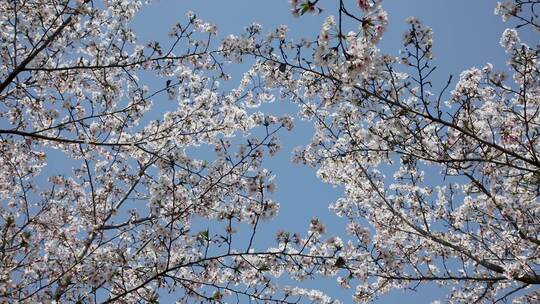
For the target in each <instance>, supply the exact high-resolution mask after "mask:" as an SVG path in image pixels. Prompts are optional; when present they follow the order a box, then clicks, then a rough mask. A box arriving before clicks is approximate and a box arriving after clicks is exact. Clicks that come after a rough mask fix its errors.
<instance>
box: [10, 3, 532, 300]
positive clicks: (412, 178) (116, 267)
mask: <svg viewBox="0 0 540 304" xmlns="http://www.w3.org/2000/svg"><path fill="white" fill-rule="evenodd" d="M539 4H540V1H538V0H532V1H523V0H514V1H507V2H503V3H501V2H498V3H497V4H496V5H495V14H497V15H499V16H500V17H501V18H502V21H504V22H506V21H508V20H512V21H513V22H514V24H515V26H513V27H509V28H508V29H507V30H505V31H504V33H503V35H502V37H501V39H500V45H501V47H502V48H504V50H505V51H506V53H507V56H508V64H507V67H506V68H505V67H493V65H491V64H489V63H479V64H482V65H484V66H483V67H482V68H470V69H468V70H465V71H463V72H462V73H461V74H460V75H459V79H457V80H454V79H453V78H452V77H451V76H449V77H448V81H447V82H445V83H443V84H442V85H439V84H436V83H434V82H433V81H432V77H433V73H434V71H435V68H436V66H435V63H434V62H433V39H432V36H433V33H432V29H431V28H430V27H429V26H427V25H424V24H423V23H422V22H420V21H419V20H418V19H417V18H414V17H411V18H409V19H407V24H408V27H409V29H408V31H407V32H406V33H404V35H403V49H402V50H400V52H399V54H400V55H399V56H395V55H393V54H385V53H383V52H382V51H381V50H380V49H379V47H378V43H379V41H380V39H381V37H382V36H383V35H384V33H385V31H386V28H387V24H388V22H389V20H388V15H387V13H386V11H385V10H384V6H383V3H381V1H380V0H358V1H345V0H340V1H326V2H325V1H319V0H312V1H308V0H298V1H296V0H294V1H293V0H291V1H290V6H291V12H283V13H284V14H287V13H292V14H293V15H295V16H297V17H300V18H302V17H303V15H305V14H312V13H313V14H324V15H325V16H327V17H326V19H325V21H324V23H323V24H322V25H321V28H320V32H319V34H318V35H317V37H306V39H302V40H300V41H298V40H295V39H292V38H290V37H288V35H287V26H286V25H284V26H281V27H279V28H277V29H275V30H272V31H270V32H264V31H263V30H262V28H261V26H260V25H258V24H252V25H250V26H247V27H246V28H245V31H244V32H243V33H238V34H237V35H230V36H227V37H223V38H219V37H218V36H217V34H216V26H215V25H213V24H211V23H208V22H206V21H203V20H201V19H200V18H199V17H198V16H197V15H196V14H195V13H193V12H187V13H186V16H185V18H184V19H183V20H180V21H179V23H177V24H176V25H175V26H174V27H173V28H172V29H171V30H170V32H169V38H170V39H169V41H168V43H167V44H163V43H160V42H158V41H152V42H149V43H147V44H141V43H140V42H139V41H138V40H137V38H136V33H135V31H134V30H133V29H132V25H131V21H132V19H133V18H134V16H135V15H136V14H137V12H138V11H139V10H141V9H144V4H143V2H142V1H122V0H106V1H94V0H76V1H70V0H62V1H50V0H47V1H43V0H33V1H28V0H13V1H0V29H1V30H0V62H1V64H0V302H21V303H50V302H53V301H56V302H57V303H71V302H73V303H146V302H149V303H156V302H159V301H160V299H163V298H167V299H171V297H172V298H174V299H175V300H177V301H178V302H179V303H201V302H202V303H230V302H232V303H236V302H238V303H248V302H256V303H306V302H307V303H311V302H314V303H338V301H337V300H335V299H332V298H331V297H329V296H328V295H326V294H325V291H324V290H311V289H305V288H301V287H300V286H294V282H293V283H290V282H289V281H288V279H289V278H291V279H293V281H302V280H305V279H307V278H318V277H331V278H333V279H334V281H336V284H338V285H340V286H341V287H343V288H346V289H351V292H350V293H351V296H352V300H353V301H355V302H368V301H372V300H376V299H377V298H378V297H380V296H381V295H383V294H386V293H388V292H389V291H390V290H393V289H404V288H410V289H414V288H416V287H417V286H419V285H422V284H432V283H436V284H439V285H441V286H443V287H445V288H446V289H445V290H446V291H447V295H446V296H445V297H444V298H442V299H440V300H441V301H445V302H451V303H478V302H508V301H510V302H513V303H538V301H540V292H539V289H538V286H539V284H540V205H539V203H540V201H539V195H540V154H539V152H538V150H539V149H540V63H539V58H538V57H539V54H540V46H539V45H538V44H537V45H528V44H526V43H524V42H522V41H521V40H520V32H522V31H528V32H538V31H540V23H539V20H538V16H537V12H536V9H537V7H538V5H539ZM391 22H393V21H391ZM246 62H247V63H249V66H248V67H247V70H246V71H245V73H244V74H243V75H240V77H239V81H238V86H237V87H235V88H232V89H228V88H223V87H222V86H220V84H221V82H222V81H225V80H227V79H229V78H231V77H234V76H235V75H229V74H228V69H229V67H231V66H236V65H240V64H241V63H242V64H244V63H246ZM501 69H505V72H499V70H501ZM237 76H238V75H237ZM155 83H159V84H160V85H159V86H157V87H156V85H155ZM276 98H277V99H281V100H286V101H288V102H291V103H293V104H295V105H297V113H288V114H287V115H271V114H269V113H265V112H263V111H261V110H259V107H260V105H261V104H264V103H267V102H270V101H272V100H274V99H276ZM157 100H169V105H168V106H167V107H168V109H166V110H164V108H162V107H155V106H154V104H155V102H156V101H157ZM296 118H298V119H302V120H305V121H308V122H310V123H311V124H312V125H313V126H314V134H313V136H312V138H311V140H310V142H309V143H308V144H307V145H306V146H304V147H301V148H299V149H297V150H296V151H295V152H294V155H293V156H292V158H293V161H294V162H296V163H300V164H304V165H307V166H310V167H311V168H313V169H314V171H315V172H316V174H317V177H318V178H319V179H320V180H322V181H323V182H325V183H329V184H333V185H340V186H343V189H344V191H343V194H342V196H341V197H340V198H339V199H337V200H336V201H335V202H334V203H332V204H331V205H330V209H331V210H332V211H333V212H335V214H336V215H337V216H339V217H343V218H345V219H346V220H347V222H348V224H347V225H346V227H343V228H342V230H343V231H344V232H346V233H344V234H343V235H328V233H326V228H325V224H324V223H323V221H322V220H321V219H318V218H313V219H312V220H311V221H310V222H309V223H305V225H306V232H305V233H304V234H303V235H300V234H298V233H292V232H289V231H287V230H286V227H284V228H285V229H284V230H283V231H279V232H277V235H276V238H275V241H274V246H273V247H271V248H266V249H260V248H255V246H254V245H253V244H254V241H255V239H256V238H257V232H258V229H259V228H260V226H261V225H262V222H263V221H265V220H269V219H271V218H273V217H275V216H276V214H277V212H278V209H279V203H278V202H276V201H274V199H273V198H272V196H271V193H273V192H274V191H276V186H275V177H274V174H278V175H279V174H280V173H279V172H270V171H269V170H267V169H265V167H264V160H265V159H267V158H269V157H272V156H273V155H274V154H275V153H277V152H278V150H279V146H280V144H279V139H278V137H279V135H280V134H281V133H283V132H288V131H293V129H294V126H293V121H294V119H296ZM202 146H204V147H211V149H212V150H213V157H212V159H211V160H210V161H209V160H204V159H202V158H201V157H197V156H196V155H194V154H193V153H191V152H190V151H191V150H190V149H199V148H201V147H202ZM52 155H56V156H55V157H60V158H62V160H63V165H64V166H65V168H66V169H64V170H61V171H60V172H56V171H54V170H51V168H50V165H49V161H50V159H51V158H52ZM58 155H60V156H58ZM52 172H54V173H52ZM277 191H279V190H277ZM201 220H207V221H210V222H211V223H217V222H220V223H224V224H225V225H224V227H225V228H224V229H222V230H220V229H215V227H214V226H210V228H208V229H203V230H200V229H198V228H197V227H198V226H197V222H198V221H201ZM222 226H223V225H221V226H219V227H222ZM216 227H218V226H217V225H216ZM239 231H242V233H243V235H244V237H236V236H237V235H238V234H239ZM291 285H292V286H291Z"/></svg>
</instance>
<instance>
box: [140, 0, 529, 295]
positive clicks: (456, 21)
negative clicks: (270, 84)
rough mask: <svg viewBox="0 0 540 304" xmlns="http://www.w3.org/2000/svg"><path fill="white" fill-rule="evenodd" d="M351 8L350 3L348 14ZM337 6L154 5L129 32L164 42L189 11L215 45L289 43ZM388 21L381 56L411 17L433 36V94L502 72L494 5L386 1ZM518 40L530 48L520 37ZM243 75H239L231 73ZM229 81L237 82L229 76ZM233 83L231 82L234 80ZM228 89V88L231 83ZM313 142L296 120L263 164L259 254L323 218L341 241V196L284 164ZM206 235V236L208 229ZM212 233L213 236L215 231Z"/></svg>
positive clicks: (204, 0)
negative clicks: (469, 77)
mask: <svg viewBox="0 0 540 304" xmlns="http://www.w3.org/2000/svg"><path fill="white" fill-rule="evenodd" d="M354 2H355V1H350V4H351V6H352V5H354ZM336 3H337V1H332V0H326V1H325V0H322V1H321V5H322V6H323V7H325V9H326V10H325V11H324V12H323V15H322V16H304V17H302V18H293V17H292V16H291V14H290V13H289V4H288V1H287V0H227V1H223V0H182V1H178V0H160V1H159V2H156V3H155V4H153V5H151V6H149V7H145V8H144V9H143V10H142V12H141V13H140V14H139V15H138V17H137V18H136V20H135V24H134V27H135V29H136V32H137V35H138V37H139V39H140V40H141V41H143V42H144V41H146V40H148V39H157V40H164V39H166V33H167V32H168V30H169V28H170V27H171V26H172V25H173V24H174V23H175V22H176V21H179V20H185V19H184V15H185V12H187V11H188V10H193V11H194V12H196V13H197V14H198V16H200V17H201V18H202V19H203V20H205V21H209V22H212V23H214V24H216V25H217V26H218V32H219V36H220V37H224V36H226V35H228V34H230V33H239V32H241V31H242V29H243V28H244V26H246V25H249V24H250V23H252V22H258V23H260V24H262V25H263V28H264V29H265V31H270V30H272V29H273V28H275V27H276V26H278V25H280V24H287V25H288V26H289V28H290V35H291V36H292V37H295V38H299V37H310V38H314V37H315V36H316V35H317V33H318V32H319V29H320V24H321V23H322V20H323V18H324V16H326V15H327V14H331V13H333V12H335V10H336V7H333V5H334V6H335V5H336ZM383 4H384V7H385V9H386V10H387V11H388V13H389V27H388V31H387V33H386V34H385V36H384V37H383V40H382V42H381V43H380V47H381V49H382V51H383V52H384V53H388V54H393V55H397V54H398V53H397V52H398V49H399V48H400V47H401V45H402V43H401V35H402V32H403V31H404V30H405V29H406V27H405V25H404V22H403V21H404V19H405V18H406V17H408V16H417V17H419V18H420V20H422V21H423V22H424V23H425V24H426V25H429V26H431V27H432V28H433V30H434V41H435V47H434V54H435V60H436V63H437V65H438V70H437V72H436V73H435V77H434V90H435V91H436V88H440V87H442V86H444V84H445V81H446V79H447V78H448V75H449V74H453V75H454V79H457V77H458V76H459V74H460V72H461V71H462V70H464V69H466V68H469V67H472V66H476V67H482V66H483V65H484V64H485V63H487V62H491V63H492V64H493V65H494V66H495V68H496V69H498V70H504V69H505V61H506V55H505V53H504V50H503V49H502V48H500V47H499V38H500V35H501V33H502V32H503V30H504V29H505V27H506V26H507V24H504V23H502V21H501V20H500V18H499V17H498V16H495V15H494V14H493V9H494V7H495V4H496V1H493V0H452V1H449V0H406V1H404V0H393V1H391V0H387V1H385V2H384V3H383ZM523 40H528V39H527V37H524V39H523ZM236 71H238V72H241V69H240V68H239V69H237V70H233V72H236ZM232 76H233V79H234V77H238V74H236V75H235V74H234V73H233V75H232ZM236 79H237V78H236ZM233 81H234V80H233ZM265 109H267V110H269V111H273V112H287V111H290V112H293V111H294V106H292V105H289V104H286V103H284V102H280V101H277V102H275V103H273V104H272V105H270V106H268V107H265ZM311 134H312V129H311V127H310V126H309V124H306V123H301V122H300V121H299V120H298V119H296V128H295V130H294V131H293V133H282V134H281V141H282V145H283V149H282V150H281V152H280V153H279V154H278V156H276V157H274V158H273V159H270V160H269V161H267V162H266V167H267V168H269V169H271V170H272V171H273V172H274V174H276V175H277V183H278V184H277V185H278V188H277V193H276V194H275V199H276V200H277V201H278V202H279V203H280V204H281V209H280V213H279V215H278V217H277V218H276V219H274V220H273V221H271V222H269V223H266V225H265V226H263V230H262V231H261V232H262V233H261V234H260V235H259V243H258V245H259V246H260V247H263V246H264V245H267V244H270V243H271V239H273V236H274V233H275V232H276V231H277V230H278V229H285V230H288V231H293V232H302V233H305V232H306V230H307V225H308V222H309V220H310V219H311V218H312V217H313V216H316V217H319V218H321V219H322V220H323V221H324V222H325V223H326V224H327V226H328V228H329V229H328V230H329V233H330V234H332V233H336V234H340V235H342V234H343V230H344V225H342V224H343V223H344V221H343V220H342V219H339V218H337V217H336V216H335V215H334V214H332V213H331V212H330V211H329V210H328V204H329V203H331V202H332V201H333V200H334V199H336V198H337V197H339V195H340V191H341V189H339V188H335V189H334V188H332V187H331V186H329V185H325V184H322V183H321V182H319V181H318V180H317V178H316V176H315V172H314V171H312V170H311V169H309V168H307V167H302V166H297V165H293V164H292V163H291V162H290V157H291V153H290V152H291V150H292V148H294V147H296V146H299V145H302V144H305V143H307V142H308V140H309V138H310V136H311ZM210 229H212V228H210ZM216 229H218V228H216ZM261 249H262V248H261ZM302 285H304V286H309V287H316V288H320V289H322V290H324V291H326V292H327V293H328V294H329V295H331V296H333V297H335V298H338V299H341V300H342V302H343V303H350V302H351V297H350V295H351V294H352V292H353V289H354V288H353V289H351V290H343V289H340V288H339V287H337V284H336V283H335V281H334V280H316V281H314V282H305V283H303V284H302ZM442 294H444V292H443V291H441V290H439V289H438V288H437V287H434V286H427V287H424V288H420V289H418V291H417V292H416V293H410V292H409V293H406V294H404V293H402V292H399V291H396V292H393V293H391V294H390V295H389V296H387V297H384V298H381V299H380V300H379V301H377V303H429V302H430V301H431V300H433V299H436V298H437V296H438V297H439V298H441V295H442Z"/></svg>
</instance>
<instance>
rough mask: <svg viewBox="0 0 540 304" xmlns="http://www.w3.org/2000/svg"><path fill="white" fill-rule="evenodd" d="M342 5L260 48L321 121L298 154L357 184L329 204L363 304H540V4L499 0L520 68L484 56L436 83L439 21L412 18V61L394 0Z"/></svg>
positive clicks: (350, 280) (342, 278) (279, 81)
mask: <svg viewBox="0 0 540 304" xmlns="http://www.w3.org/2000/svg"><path fill="white" fill-rule="evenodd" d="M319 2H321V3H322V2H323V1H290V3H291V11H292V13H293V14H294V15H297V16H300V15H303V14H308V13H318V12H320V11H321V10H322V8H320V7H319V5H320V3H319ZM336 2H337V3H338V6H337V9H336V12H337V14H336V15H335V16H332V15H330V16H328V17H327V18H326V21H325V22H324V24H323V25H322V27H321V30H320V33H319V35H318V37H317V40H315V41H302V42H301V43H295V42H293V41H292V40H290V39H288V38H283V39H282V40H280V41H279V44H278V45H275V46H274V49H275V50H277V51H274V52H265V51H259V50H255V52H253V55H254V56H255V57H257V58H259V61H260V62H261V64H262V65H264V66H265V67H266V68H262V69H259V70H260V73H261V75H262V77H263V78H264V79H265V84H266V86H267V87H268V88H273V89H275V90H279V91H280V94H281V96H282V97H283V98H289V99H290V100H292V101H293V102H295V103H297V104H298V105H299V108H300V112H299V113H300V115H301V117H303V118H304V119H306V120H309V121H311V122H313V124H314V126H315V128H316V131H315V134H314V135H313V138H312V140H311V142H310V143H309V144H308V145H307V146H305V147H302V148H299V149H298V150H297V152H296V153H295V156H294V159H295V160H296V161H297V162H299V163H304V164H307V165H310V166H313V167H314V168H316V169H317V175H318V177H319V178H320V179H321V180H322V181H324V182H327V183H330V184H335V185H342V186H344V188H345V191H344V195H343V197H341V198H339V199H338V200H337V201H335V202H334V203H333V204H332V205H331V206H330V208H331V209H332V210H333V211H334V212H335V213H336V214H337V215H338V216H340V217H345V218H347V219H348V221H349V224H348V225H347V227H346V231H347V232H348V233H349V234H350V236H351V238H350V240H348V241H347V242H345V245H344V246H343V247H342V248H341V250H340V252H339V258H338V259H337V260H336V265H337V266H338V267H339V268H341V271H340V272H339V277H338V282H339V283H340V284H341V285H342V286H343V287H345V288H349V287H350V286H351V285H355V286H356V287H355V288H356V289H355V293H354V296H353V298H354V300H356V301H359V302H364V301H370V300H373V299H376V298H377V297H378V296H380V295H382V294H384V293H386V292H388V291H390V290H392V289H402V288H410V289H415V288H416V287H418V286H421V285H424V284H438V285H441V286H446V290H448V295H447V298H446V299H445V301H449V302H453V303H478V302H505V301H507V300H512V301H513V302H514V303H538V301H540V292H539V290H538V285H539V284H540V207H539V203H540V201H539V199H538V196H539V193H540V186H539V185H540V184H539V182H540V179H539V178H540V161H539V159H540V155H539V152H538V151H539V149H540V116H539V115H540V113H539V112H540V107H539V104H540V82H539V81H540V69H539V68H540V65H539V61H538V60H539V59H538V56H539V53H540V46H539V45H527V44H526V43H523V42H521V41H520V38H519V34H518V33H519V31H536V32H538V31H539V30H540V24H539V23H538V16H537V11H536V9H537V8H538V5H539V4H540V1H519V0H516V1H506V2H504V3H497V5H496V8H495V13H496V14H498V15H500V16H501V17H502V19H503V21H510V22H514V23H515V24H516V25H515V26H514V28H508V29H507V30H506V31H505V32H504V33H503V34H502V37H501V40H500V44H501V46H502V47H503V48H504V49H505V50H506V52H507V54H508V58H509V59H508V66H507V69H508V72H507V73H502V72H497V71H496V70H495V68H494V67H493V66H492V65H491V64H489V63H488V64H485V63H482V64H485V66H484V67H483V68H471V69H468V70H466V71H463V72H462V73H461V75H460V76H459V80H458V81H457V82H456V83H455V84H454V82H453V81H452V80H453V79H452V77H449V79H448V81H447V82H446V83H434V82H433V81H432V76H433V74H434V71H435V68H436V67H435V63H434V61H433V53H432V48H433V38H432V30H431V28H429V27H428V26H425V25H423V24H422V23H421V22H420V21H419V20H417V19H416V18H413V17H411V18H409V19H407V23H408V25H409V30H408V31H407V32H406V33H405V34H404V36H403V44H404V48H403V49H402V50H401V52H400V53H399V56H396V55H387V54H383V53H381V51H380V50H379V49H378V48H377V46H376V44H377V42H378V41H379V39H380V38H381V35H383V33H384V31H385V28H386V24H387V14H386V12H385V11H384V10H383V8H382V6H381V1H379V0H366V1H357V2H356V3H354V4H353V3H351V2H347V1H343V0H340V1H336ZM327 5H328V6H330V5H331V4H327ZM324 9H325V10H327V9H329V8H324ZM349 29H351V30H350V31H349ZM507 75H508V76H507ZM452 87H453V89H451V88H452Z"/></svg>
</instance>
